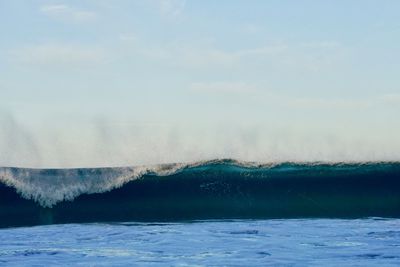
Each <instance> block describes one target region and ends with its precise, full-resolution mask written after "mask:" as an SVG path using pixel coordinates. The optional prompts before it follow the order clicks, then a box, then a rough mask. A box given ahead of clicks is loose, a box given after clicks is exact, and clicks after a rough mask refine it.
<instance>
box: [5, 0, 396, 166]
mask: <svg viewBox="0 0 400 267" xmlns="http://www.w3.org/2000/svg"><path fill="white" fill-rule="evenodd" d="M399 10H400V1H397V0H393V1H389V0H385V1H378V0H376V1H365V0H363V1H361V0H359V1H356V0H354V1H348V0H347V1H340V0H335V1H317V0H314V1H294V0H292V1H283V0H275V1H267V0H259V1H256V0H251V1H235V0H230V1H223V0H220V1H211V0H209V1H200V0H198V1H189V0H187V1H185V0H142V1H110V0H96V1H95V0H87V1H81V0H80V1H34V0H31V1H22V0H0V165H7V166H10V165H14V166H30V167H73V166H115V165H132V164H133V165H135V164H149V163H159V162H171V161H172V162H175V161H193V160H199V159H210V158H216V157H218V158H219V157H224V158H238V159H243V160H255V161H282V160H300V161H303V160H307V161H309V160H322V161H349V160H400V137H399V136H400V120H399V118H398V117H399V115H400V79H399V77H400V76H399V73H400V17H399Z"/></svg>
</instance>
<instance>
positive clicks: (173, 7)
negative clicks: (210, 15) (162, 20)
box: [151, 0, 186, 17]
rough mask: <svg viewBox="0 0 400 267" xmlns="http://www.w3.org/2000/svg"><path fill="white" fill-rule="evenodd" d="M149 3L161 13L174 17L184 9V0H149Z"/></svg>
mask: <svg viewBox="0 0 400 267" xmlns="http://www.w3.org/2000/svg"><path fill="white" fill-rule="evenodd" d="M151 3H152V4H153V5H154V6H155V7H156V8H157V9H158V11H159V12H160V13H161V14H162V15H164V16H169V17H176V16H179V15H180V14H181V13H182V12H183V10H184V9H185V5H186V0H151Z"/></svg>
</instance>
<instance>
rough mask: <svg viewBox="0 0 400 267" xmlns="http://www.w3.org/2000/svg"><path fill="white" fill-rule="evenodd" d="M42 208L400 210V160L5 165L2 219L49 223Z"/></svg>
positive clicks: (106, 216) (127, 212) (205, 213)
mask: <svg viewBox="0 0 400 267" xmlns="http://www.w3.org/2000/svg"><path fill="white" fill-rule="evenodd" d="M44 211H46V212H45V213H46V214H49V212H50V213H51V216H47V217H48V218H51V220H50V221H49V219H46V220H45V221H47V222H75V221H84V222H85V221H121V220H169V219H171V220H174V219H207V218H236V217H238V218H242V217H246V218H260V217H261V218H269V217H274V218H275V217H326V216H328V217H359V216H389V217H398V216H400V163H397V162H364V163H329V164H328V163H318V162H317V163H293V162H284V163H268V164H262V163H256V162H241V161H236V160H232V159H222V160H211V161H200V162H195V163H178V164H162V165H154V166H139V167H119V168H79V169H27V168H12V167H3V168H0V215H2V216H1V217H2V218H9V220H11V221H10V222H9V223H3V224H4V225H3V226H7V225H14V224H17V225H18V224H19V223H17V222H18V220H20V219H21V217H24V218H25V219H24V220H25V224H38V223H43V212H44ZM5 216H6V217H5ZM13 216H14V217H15V218H14V219H13ZM45 217H46V216H45ZM17 218H19V219H17ZM22 224H24V223H22Z"/></svg>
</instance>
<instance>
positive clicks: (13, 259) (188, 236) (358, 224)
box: [0, 218, 400, 267]
mask: <svg viewBox="0 0 400 267" xmlns="http://www.w3.org/2000/svg"><path fill="white" fill-rule="evenodd" d="M0 266H380V267H384V266H400V220H399V219H382V218H366V219H350V220H344V219H284V220H280V219H275V220H218V221H194V222H179V223H106V224H105V223H93V224H62V225H43V226H35V227H21V228H6V229H1V230H0Z"/></svg>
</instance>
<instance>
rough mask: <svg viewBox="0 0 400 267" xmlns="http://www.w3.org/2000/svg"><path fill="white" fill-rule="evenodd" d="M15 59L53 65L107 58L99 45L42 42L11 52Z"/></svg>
mask: <svg viewBox="0 0 400 267" xmlns="http://www.w3.org/2000/svg"><path fill="white" fill-rule="evenodd" d="M11 56H12V58H13V59H14V61H17V62H19V63H21V62H22V63H31V64H41V65H51V66H65V65H78V66H79V65H87V64H98V63H101V62H103V61H104V60H105V52H104V50H103V49H101V48H99V47H91V46H81V45H70V44H41V45H32V46H26V47H23V48H20V49H16V50H14V51H13V52H12V53H11Z"/></svg>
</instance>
